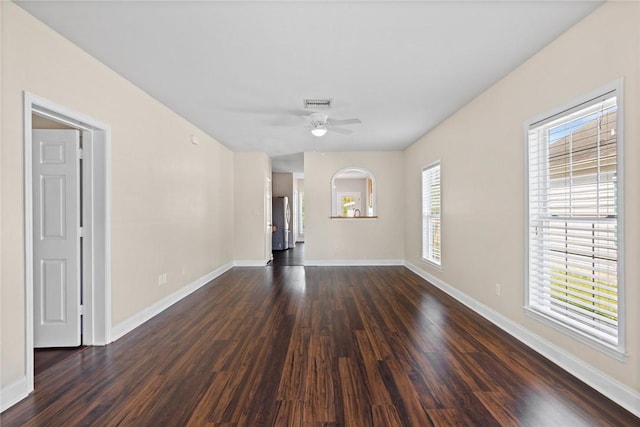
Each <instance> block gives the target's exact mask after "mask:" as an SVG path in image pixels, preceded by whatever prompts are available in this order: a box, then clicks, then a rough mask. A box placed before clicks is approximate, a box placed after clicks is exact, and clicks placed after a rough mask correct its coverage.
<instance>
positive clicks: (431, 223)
mask: <svg viewBox="0 0 640 427" xmlns="http://www.w3.org/2000/svg"><path fill="white" fill-rule="evenodd" d="M441 202H442V200H441V187H440V164H439V163H438V164H436V165H433V166H430V167H428V168H426V169H423V170H422V258H424V259H425V260H427V261H430V262H432V263H434V264H437V265H440V263H441V259H440V256H441V244H442V242H441V225H440V221H441V213H440V211H441Z"/></svg>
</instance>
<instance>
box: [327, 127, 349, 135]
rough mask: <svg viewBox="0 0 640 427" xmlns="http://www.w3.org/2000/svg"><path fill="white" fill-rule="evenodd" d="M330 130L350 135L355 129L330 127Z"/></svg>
mask: <svg viewBox="0 0 640 427" xmlns="http://www.w3.org/2000/svg"><path fill="white" fill-rule="evenodd" d="M329 131H330V132H336V133H341V134H343V135H350V134H352V133H353V131H352V130H349V129H342V128H334V127H331V128H329Z"/></svg>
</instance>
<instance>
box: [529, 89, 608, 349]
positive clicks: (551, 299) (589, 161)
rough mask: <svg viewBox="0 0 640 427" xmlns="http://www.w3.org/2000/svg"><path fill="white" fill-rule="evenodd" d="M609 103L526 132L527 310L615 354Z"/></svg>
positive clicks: (601, 101) (589, 105)
mask: <svg viewBox="0 0 640 427" xmlns="http://www.w3.org/2000/svg"><path fill="white" fill-rule="evenodd" d="M616 100H617V98H616V92H615V91H612V92H609V93H607V94H605V95H603V96H600V97H598V98H596V99H593V100H591V101H589V102H586V103H584V104H581V105H578V106H576V107H575V108H572V109H570V110H567V111H564V112H562V113H560V114H557V115H554V116H552V117H549V118H548V119H545V120H543V121H539V122H537V123H534V124H532V125H530V126H529V132H528V167H529V183H528V184H529V185H528V199H529V206H528V207H529V221H528V247H529V253H528V258H529V259H528V297H527V299H528V302H527V303H528V304H527V308H528V309H530V310H531V311H533V312H535V313H536V314H540V315H542V316H544V317H545V318H546V319H548V320H551V321H553V322H555V323H556V324H558V325H561V326H562V327H563V328H568V329H569V330H571V331H573V332H576V333H577V334H578V335H579V336H581V337H583V338H588V339H589V340H592V341H595V342H598V343H600V344H604V345H605V346H606V347H610V348H614V349H617V350H619V349H620V345H621V343H620V340H619V324H620V318H619V316H620V312H619V309H618V308H619V304H618V295H619V286H620V283H619V277H620V276H619V274H618V268H619V265H618V255H619V252H618V251H619V247H618V230H619V227H618V225H619V224H618V213H619V209H620V194H619V193H618V185H619V179H620V176H619V174H618V169H619V167H618V165H619V164H620V158H619V155H618V131H617V127H616V124H617V121H618V120H617V118H618V113H619V111H618V106H617V102H616Z"/></svg>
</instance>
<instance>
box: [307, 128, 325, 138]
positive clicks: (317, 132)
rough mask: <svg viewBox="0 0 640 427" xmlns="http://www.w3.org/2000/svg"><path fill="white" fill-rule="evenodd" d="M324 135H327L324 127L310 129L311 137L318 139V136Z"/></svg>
mask: <svg viewBox="0 0 640 427" xmlns="http://www.w3.org/2000/svg"><path fill="white" fill-rule="evenodd" d="M325 133H327V128H326V127H324V126H318V127H315V128H313V129H311V134H312V135H313V136H318V137H320V136H324V134H325Z"/></svg>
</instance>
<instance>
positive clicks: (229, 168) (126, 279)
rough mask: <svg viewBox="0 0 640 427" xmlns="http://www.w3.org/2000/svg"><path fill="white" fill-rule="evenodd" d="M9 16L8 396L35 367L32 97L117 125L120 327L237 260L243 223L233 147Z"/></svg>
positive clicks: (115, 280)
mask: <svg viewBox="0 0 640 427" xmlns="http://www.w3.org/2000/svg"><path fill="white" fill-rule="evenodd" d="M1 11H2V12H1V14H2V17H1V19H2V26H1V34H2V38H1V42H2V49H1V58H2V59H1V73H2V74H1V75H2V85H1V87H2V99H1V102H2V116H1V125H2V126H1V131H0V135H1V137H2V158H1V171H0V173H1V178H2V186H1V191H2V206H1V215H2V216H1V222H0V230H1V233H2V242H1V251H2V252H1V260H0V265H1V276H0V277H1V282H0V292H1V294H2V298H1V302H0V311H1V321H2V326H1V340H2V341H1V345H0V347H1V353H0V360H1V362H0V363H1V366H0V367H1V371H2V378H1V385H2V388H3V389H5V387H6V386H7V385H10V384H13V383H15V382H16V381H20V380H21V379H23V378H24V377H25V369H26V366H25V323H24V319H25V300H24V295H25V276H24V262H25V260H24V253H23V252H24V224H23V218H24V211H23V185H22V183H23V159H22V152H23V91H28V92H31V93H33V94H35V95H38V96H40V97H43V98H46V99H49V100H51V101H53V102H55V103H57V104H59V105H63V106H65V107H66V108H68V109H71V110H74V111H77V112H80V113H82V114H84V115H86V116H89V117H93V118H95V119H97V120H99V121H101V122H103V123H107V124H109V125H110V126H111V130H112V139H111V142H112V150H111V165H112V168H111V201H112V206H111V221H112V222H111V242H112V252H111V262H112V271H111V273H112V291H113V298H112V319H113V325H112V326H114V327H115V326H117V325H120V324H123V323H126V322H127V321H129V320H130V319H132V318H134V317H135V316H137V315H138V314H139V313H141V312H143V311H145V310H147V309H148V308H149V307H151V306H153V305H154V304H156V303H157V302H158V301H161V300H163V299H165V298H166V297H167V296H170V295H171V294H173V293H175V292H178V291H180V290H181V289H184V288H185V287H187V286H188V285H189V284H191V283H192V282H194V281H195V280H197V279H199V278H201V277H203V276H205V275H207V274H208V273H211V272H212V271H214V270H216V269H218V268H220V267H223V266H225V265H230V263H231V262H232V261H233V252H232V251H233V248H232V245H231V244H229V242H232V241H233V228H234V227H233V225H234V223H233V215H231V214H230V211H231V208H230V204H231V206H232V204H233V182H232V178H231V177H233V153H232V152H230V151H229V150H228V149H227V148H225V147H224V146H222V145H221V144H219V143H218V142H216V141H214V140H213V139H212V138H210V137H209V136H207V135H206V134H204V133H203V132H201V131H200V130H199V129H197V128H196V127H195V126H193V125H192V124H191V123H189V122H187V121H186V120H184V119H183V118H181V117H180V116H178V115H177V114H175V113H174V112H172V111H170V110H169V109H167V108H166V107H165V106H163V105H162V104H160V103H159V102H157V101H156V100H155V99H153V98H151V97H150V96H149V95H147V94H146V93H145V92H143V91H142V90H140V89H138V88H137V87H135V86H134V85H132V84H131V83H130V82H128V81H127V80H125V79H123V78H122V77H120V76H119V75H117V74H116V73H115V72H113V71H112V70H110V69H108V68H107V67H105V66H104V65H103V64H102V63H100V62H99V61H97V60H96V59H94V58H92V57H91V56H89V55H87V54H86V53H84V52H83V51H82V50H80V49H79V48H78V47H76V46H75V45H73V44H71V43H70V42H68V41H67V40H66V39H64V38H62V37H61V36H60V35H58V34H57V33H55V32H54V31H52V30H51V29H49V28H48V27H46V26H45V25H43V24H42V23H40V22H39V21H37V20H36V19H35V18H33V17H32V16H31V15H29V14H28V13H26V12H25V11H24V10H22V9H21V8H19V7H18V6H16V5H15V4H13V3H10V2H2V5H1ZM192 134H193V135H196V136H197V138H198V139H199V140H200V144H199V145H193V144H192V143H191V135H192ZM161 272H166V273H167V278H168V283H167V284H165V285H162V286H159V285H158V275H159V274H160V273H161Z"/></svg>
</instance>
